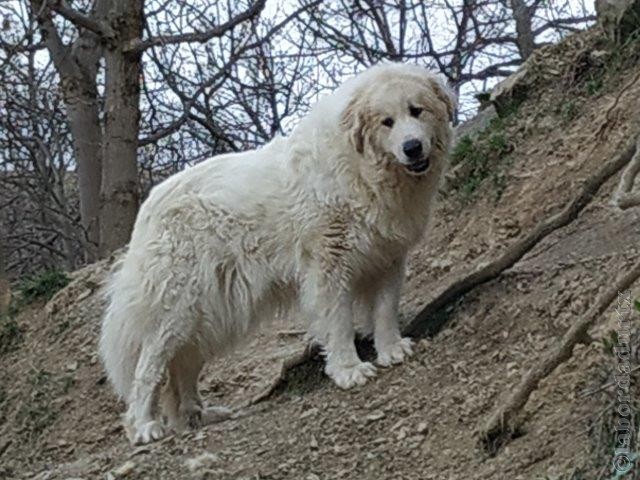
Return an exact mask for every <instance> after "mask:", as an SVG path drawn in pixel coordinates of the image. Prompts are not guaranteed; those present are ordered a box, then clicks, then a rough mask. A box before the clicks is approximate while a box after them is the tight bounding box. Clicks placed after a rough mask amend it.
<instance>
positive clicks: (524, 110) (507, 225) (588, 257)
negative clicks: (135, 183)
mask: <svg viewBox="0 0 640 480" xmlns="http://www.w3.org/2000/svg"><path fill="white" fill-rule="evenodd" d="M618 56H619V54H618V53H616V52H615V51H612V50H608V49H607V44H606V43H605V42H603V41H602V40H600V39H598V36H597V35H596V34H594V33H593V32H591V33H586V34H582V35H580V36H576V37H572V38H571V39H569V40H568V41H565V42H564V43H563V44H561V45H559V46H556V47H551V48H545V49H543V50H542V51H541V52H538V53H537V54H536V57H535V58H534V59H533V61H532V62H530V65H529V68H531V71H530V74H529V76H528V78H529V79H530V80H531V85H529V86H528V90H527V94H526V98H525V99H524V101H523V103H522V104H521V105H519V106H517V108H516V107H514V111H513V113H511V114H509V115H507V116H506V118H505V119H504V120H503V121H501V122H500V124H499V125H496V124H494V125H493V126H491V127H490V128H492V129H493V130H491V132H489V133H485V134H484V135H491V136H492V137H490V138H494V137H495V141H494V140H491V142H493V143H492V144H497V145H498V146H497V147H496V148H497V153H496V151H491V152H489V154H488V155H489V156H490V157H491V159H490V160H491V162H492V163H491V165H490V166H491V169H490V171H491V174H488V175H485V176H484V177H483V174H482V169H479V170H478V169H477V168H475V167H473V166H471V167H469V166H464V165H462V166H461V167H458V168H457V169H456V168H455V167H454V173H455V178H453V179H452V180H451V182H450V184H449V186H448V187H447V188H446V189H445V190H444V191H443V194H442V201H441V205H440V207H439V209H438V213H437V221H436V223H435V225H434V229H433V231H432V233H431V234H430V236H429V237H428V238H427V239H425V241H424V243H423V244H422V245H421V246H420V247H419V248H417V249H416V251H415V252H414V254H413V256H412V260H411V263H410V268H409V276H408V281H407V286H406V293H405V296H404V299H403V303H402V314H403V317H404V318H405V319H408V318H411V317H412V316H413V315H414V314H415V313H416V312H417V311H418V310H419V309H420V307H421V306H423V305H424V304H426V303H427V302H428V301H429V299H430V298H432V297H433V295H434V294H435V292H437V291H440V290H441V289H442V286H443V285H446V284H448V283H449V282H451V281H452V280H454V279H456V278H459V277H460V276H461V275H464V274H465V273H467V272H470V271H472V270H473V269H474V268H476V267H477V266H478V265H481V264H483V263H485V262H487V261H490V260H491V259H494V258H496V257H497V256H498V255H499V254H500V253H501V252H502V251H504V249H505V248H507V247H508V246H509V245H511V244H512V243H513V242H514V241H515V240H516V239H518V238H519V237H521V236H522V235H523V234H525V233H526V232H527V231H528V230H530V229H531V228H532V227H533V226H534V225H535V224H536V223H537V222H539V221H540V220H542V219H544V218H547V217H548V216H549V215H551V214H553V213H555V212H557V211H559V210H560V209H561V208H562V206H563V205H564V204H565V203H566V202H567V201H568V200H569V199H570V198H571V197H572V196H573V195H575V193H576V190H577V187H578V185H580V184H581V182H583V180H584V179H585V178H586V177H588V176H589V175H590V174H591V173H593V172H594V171H595V170H596V169H597V168H598V167H599V166H600V165H601V164H602V163H603V162H604V161H606V160H607V159H609V158H611V157H612V156H613V155H614V154H615V152H616V151H617V149H618V148H619V146H620V143H621V142H622V141H623V139H624V138H625V137H626V136H627V135H628V134H629V131H630V129H631V126H632V122H633V120H634V116H635V119H636V121H637V119H638V116H637V115H638V114H637V112H638V111H640V84H637V83H635V84H629V79H632V78H633V77H634V75H635V74H636V73H638V72H639V71H640V63H639V62H638V59H637V58H635V57H634V56H633V55H631V56H629V55H626V56H624V58H617V57H618ZM616 99H618V100H617V102H616ZM612 105H615V107H613V108H610V107H612ZM607 112H608V113H607ZM603 125H604V126H603ZM481 135H482V134H481ZM491 142H490V143H491ZM474 168H475V170H474ZM616 179H617V178H616ZM616 179H613V180H611V181H610V182H609V183H608V184H607V185H605V187H603V188H602V189H601V191H600V192H599V193H598V195H597V196H596V197H595V198H594V199H593V200H592V202H591V203H590V205H589V206H588V207H587V209H586V210H585V211H584V212H583V213H582V214H581V215H580V217H579V218H578V219H577V220H576V221H574V222H573V223H572V224H571V225H569V226H568V227H566V228H564V229H561V230H559V231H557V232H555V233H553V234H551V235H550V236H549V237H547V238H546V239H545V240H543V241H542V242H541V243H540V244H538V245H537V246H536V247H535V248H534V249H533V250H532V251H531V252H530V253H529V254H528V255H527V256H526V257H525V258H524V259H523V260H521V261H520V262H518V263H517V264H516V265H515V266H514V267H513V268H511V269H509V270H507V271H505V272H504V273H503V274H502V275H501V276H500V277H499V278H498V279H496V280H494V281H492V282H489V283H488V284H485V285H482V286H480V287H478V288H476V289H475V290H473V291H472V292H471V293H470V294H468V295H466V296H465V297H464V298H462V299H460V301H459V302H458V306H457V307H456V308H455V310H454V311H452V312H451V314H450V323H449V326H448V327H447V328H446V329H445V330H444V331H442V332H441V333H440V334H439V335H438V336H436V337H435V338H433V339H418V343H417V349H416V355H415V356H414V357H412V358H411V359H410V360H409V361H408V362H407V363H405V364H404V365H402V366H399V367H394V368H390V369H386V370H382V371H381V372H380V374H379V375H378V377H377V378H376V379H375V380H374V381H372V382H370V383H369V384H367V385H365V386H364V387H362V388H358V389H355V390H353V391H348V392H345V391H341V390H339V389H337V388H336V387H335V386H334V385H333V384H331V383H330V382H329V381H328V380H327V379H326V378H325V377H324V376H323V375H322V374H321V372H320V370H319V366H318V364H317V362H316V363H313V362H312V363H310V364H306V365H305V366H304V368H302V369H298V370H296V371H295V372H294V374H292V375H291V376H290V377H289V381H288V382H286V383H285V384H284V385H283V386H282V387H280V388H278V389H277V390H276V392H275V393H274V395H272V396H270V397H269V398H267V399H265V400H263V401H261V402H258V403H255V404H250V403H251V402H250V400H251V399H253V398H255V397H256V396H257V395H259V394H260V393H262V392H263V391H264V390H265V389H266V388H268V387H269V385H271V384H272V382H273V381H274V379H277V378H278V377H279V373H280V369H281V366H282V362H283V360H284V359H285V358H288V357H289V356H291V355H292V354H294V353H296V352H300V351H301V350H302V349H303V348H304V338H303V335H302V334H301V329H300V326H299V325H297V324H296V321H295V319H292V320H290V321H288V322H284V321H283V322H277V323H274V324H272V325H270V326H268V327H267V328H265V330H264V331H263V332H262V333H261V334H260V335H259V336H258V337H256V338H255V339H253V340H251V341H250V342H248V343H247V344H246V345H245V346H243V347H242V348H241V349H239V350H238V351H237V352H236V353H234V354H233V355H231V356H229V357H225V358H221V359H219V360H217V361H215V362H213V363H212V364H211V365H209V366H208V368H207V370H206V372H205V375H204V376H203V379H202V382H201V390H202V394H203V396H204V398H206V399H207V401H208V402H210V403H213V404H225V405H230V406H233V407H235V408H237V409H238V413H237V415H236V418H234V419H232V420H229V421H226V422H222V423H219V424H214V425H209V426H207V427H204V428H202V429H201V430H198V431H194V432H189V433H186V434H181V435H174V436H171V437H169V438H166V439H165V440H163V441H161V442H159V443H156V444H151V445H148V446H142V447H137V448H134V447H131V446H130V445H129V444H128V443H127V441H126V439H125V436H124V433H123V431H122V429H121V428H120V426H119V414H120V413H121V412H122V405H120V404H119V403H118V402H117V400H116V398H115V397H114V395H113V392H112V391H111V388H110V386H109V385H108V384H107V383H106V382H105V377H104V373H103V371H102V368H101V366H100V364H99V361H98V358H97V355H96V337H97V334H98V331H99V322H100V316H101V312H102V307H103V305H102V301H101V299H100V296H99V294H98V291H99V285H100V283H101V282H102V280H103V278H104V275H105V271H106V270H107V268H108V262H103V263H102V264H97V265H92V266H89V267H87V268H85V269H84V270H81V271H79V272H76V273H75V274H74V281H73V282H72V283H71V284H70V285H69V286H68V287H67V288H66V289H64V290H62V291H61V292H59V293H58V294H57V296H56V297H54V298H53V299H52V300H51V301H50V302H49V303H48V304H47V305H46V306H41V305H40V306H38V305H32V306H31V307H27V308H25V309H24V311H22V313H20V315H19V316H18V317H17V322H18V325H19V326H20V328H21V329H22V340H21V342H20V343H19V345H18V346H17V348H16V349H14V350H12V351H10V352H8V353H5V354H4V355H3V356H2V357H0V362H1V365H2V369H1V371H0V478H39V479H49V478H56V479H57V478H86V479H89V478H121V477H126V478H211V479H247V480H248V479H273V480H276V479H296V480H317V479H394V480H395V479H398V480H399V479H437V480H440V479H465V480H466V479H510V480H514V479H523V480H524V479H567V480H568V479H575V480H577V479H594V480H595V479H598V478H611V477H612V472H611V470H610V460H611V456H612V454H613V449H614V444H613V436H612V432H613V428H614V425H615V421H616V418H615V414H614V408H613V407H614V405H615V392H614V391H613V387H612V386H611V382H610V381H611V378H612V372H613V369H614V368H615V358H614V357H613V356H612V355H611V353H610V351H608V347H607V345H609V344H610V342H609V343H607V342H608V341H609V340H608V339H610V338H611V332H613V331H615V328H616V315H615V311H614V310H615V309H614V307H615V306H612V307H611V308H610V309H609V311H608V312H607V313H606V314H605V315H604V316H603V318H602V319H601V320H600V322H599V323H598V324H597V326H596V327H595V328H594V329H593V330H592V331H591V335H592V337H593V338H592V341H590V342H586V344H585V345H579V346H578V347H577V348H576V350H575V352H574V355H573V357H572V358H571V360H570V361H568V362H566V363H565V364H563V365H562V366H560V367H559V368H558V369H557V370H556V371H555V372H553V373H552V374H551V375H550V376H549V377H548V378H547V379H546V380H545V381H544V382H543V383H542V384H541V386H540V388H539V389H538V390H537V391H536V392H535V393H534V395H533V397H532V398H531V399H530V401H529V402H528V403H527V405H526V407H525V409H524V411H523V412H522V422H523V423H522V428H521V430H520V431H518V432H517V434H516V435H514V438H513V439H512V440H511V441H510V442H509V443H507V444H506V445H505V446H504V447H503V448H502V449H500V450H499V451H498V452H497V453H495V455H490V454H489V452H487V451H486V450H484V449H483V447H482V445H481V444H480V443H479V442H478V435H477V429H478V427H479V426H481V425H482V421H483V420H484V419H485V418H486V416H487V415H488V414H489V413H490V412H491V411H492V410H493V408H494V406H495V405H496V404H497V403H498V402H500V401H501V398H503V395H505V394H506V393H508V392H509V391H510V389H512V388H513V387H514V386H515V385H516V384H517V383H518V381H519V380H520V378H521V376H522V375H523V374H524V373H525V372H526V371H527V370H528V368H529V367H530V366H532V365H534V364H535V363H536V362H537V361H539V359H540V358H541V357H542V356H543V355H544V353H545V352H546V351H547V350H548V349H549V348H550V347H552V346H553V345H555V344H556V343H557V341H558V340H559V338H560V337H561V336H562V334H563V333H564V332H565V331H566V330H567V328H568V327H569V326H570V325H572V324H573V322H575V321H577V319H579V318H580V317H581V315H583V314H584V312H585V311H586V310H587V309H588V307H589V306H590V305H591V304H593V302H594V301H595V299H596V298H597V296H598V294H599V292H602V291H603V290H604V289H606V288H607V286H609V285H610V284H611V283H612V281H613V280H614V279H615V278H616V277H617V276H618V275H620V274H621V273H623V272H624V271H625V270H626V269H628V268H629V267H630V266H631V265H632V264H633V263H634V262H635V261H637V259H638V249H639V247H640V212H639V211H634V210H630V211H626V212H620V211H618V210H616V209H614V208H613V207H612V206H610V196H611V192H612V190H613V188H614V186H615V181H616ZM632 295H633V297H634V298H638V297H640V285H636V286H635V287H634V289H633V292H632ZM635 320H636V321H637V317H636V319H635ZM609 346H610V345H609ZM632 378H633V379H634V384H635V380H637V376H636V375H633V376H632ZM632 475H633V473H632V474H630V476H628V478H633V477H632ZM635 478H640V477H638V476H637V474H636V477H635Z"/></svg>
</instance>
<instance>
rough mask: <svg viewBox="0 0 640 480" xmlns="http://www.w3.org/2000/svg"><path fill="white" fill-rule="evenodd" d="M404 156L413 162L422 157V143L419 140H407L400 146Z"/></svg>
mask: <svg viewBox="0 0 640 480" xmlns="http://www.w3.org/2000/svg"><path fill="white" fill-rule="evenodd" d="M402 151H403V152H404V154H405V155H406V156H407V157H408V158H411V159H413V160H416V159H418V158H420V157H422V142H420V140H415V139H413V140H407V141H406V142H404V143H403V144H402Z"/></svg>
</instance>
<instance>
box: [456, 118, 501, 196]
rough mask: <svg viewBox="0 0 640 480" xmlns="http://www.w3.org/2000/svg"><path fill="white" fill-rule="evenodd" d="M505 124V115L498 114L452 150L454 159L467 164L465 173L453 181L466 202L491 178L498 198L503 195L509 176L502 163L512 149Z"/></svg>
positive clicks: (457, 162) (461, 163) (457, 163)
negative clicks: (477, 132) (506, 175)
mask: <svg viewBox="0 0 640 480" xmlns="http://www.w3.org/2000/svg"><path fill="white" fill-rule="evenodd" d="M504 126H505V119H504V118H500V117H496V118H494V119H493V120H492V121H491V122H490V123H489V126H488V127H487V128H486V129H485V130H484V131H482V132H481V133H480V134H479V135H478V136H477V138H471V137H469V136H465V137H463V138H462V139H461V140H460V141H459V142H458V144H457V145H456V147H455V148H454V150H453V152H452V153H451V163H452V164H453V165H454V166H455V165H463V167H462V170H463V172H464V174H463V175H462V176H461V177H460V178H458V179H456V180H455V181H454V183H453V185H452V187H453V189H454V191H456V192H458V193H459V194H460V197H461V199H462V200H463V202H468V201H469V200H470V199H471V198H472V196H473V195H474V193H475V192H476V191H477V190H478V189H479V188H480V186H481V185H482V184H483V183H484V182H485V180H487V179H489V180H490V181H491V184H492V186H493V188H494V191H495V194H496V201H497V200H499V199H500V197H501V196H502V193H503V192H504V189H505V188H506V177H505V175H504V173H503V172H502V169H501V166H502V164H503V161H504V158H505V157H506V155H507V154H508V153H509V152H510V151H511V145H510V144H509V142H508V141H507V137H506V134H505V131H504Z"/></svg>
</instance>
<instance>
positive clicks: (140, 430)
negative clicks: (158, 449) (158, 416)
mask: <svg viewBox="0 0 640 480" xmlns="http://www.w3.org/2000/svg"><path fill="white" fill-rule="evenodd" d="M166 433H167V432H166V430H165V428H164V425H162V423H160V422H159V421H157V420H152V421H150V422H147V423H144V424H142V425H140V426H139V427H137V429H136V431H135V435H134V437H133V443H134V445H142V444H145V443H150V442H154V441H156V440H160V439H161V438H162V437H164V436H165V435H166Z"/></svg>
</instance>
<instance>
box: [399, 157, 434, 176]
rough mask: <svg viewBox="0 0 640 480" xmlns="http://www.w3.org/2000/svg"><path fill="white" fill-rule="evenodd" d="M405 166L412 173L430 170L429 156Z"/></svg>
mask: <svg viewBox="0 0 640 480" xmlns="http://www.w3.org/2000/svg"><path fill="white" fill-rule="evenodd" d="M404 168H406V169H407V171H408V172H409V173H410V174H412V175H421V174H423V173H425V172H426V171H427V170H429V158H423V159H421V160H418V161H417V162H413V163H411V164H409V165H405V166H404Z"/></svg>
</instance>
